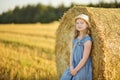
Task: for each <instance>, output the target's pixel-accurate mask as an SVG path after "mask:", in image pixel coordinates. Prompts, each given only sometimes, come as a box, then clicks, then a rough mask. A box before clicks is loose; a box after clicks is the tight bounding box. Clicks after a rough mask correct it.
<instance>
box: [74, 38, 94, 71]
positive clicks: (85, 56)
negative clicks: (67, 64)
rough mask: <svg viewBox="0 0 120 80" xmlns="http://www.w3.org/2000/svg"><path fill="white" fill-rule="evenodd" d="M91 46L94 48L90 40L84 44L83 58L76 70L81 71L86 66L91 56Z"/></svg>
mask: <svg viewBox="0 0 120 80" xmlns="http://www.w3.org/2000/svg"><path fill="white" fill-rule="evenodd" d="M91 46H92V42H91V41H90V40H88V41H87V42H85V43H84V52H83V58H82V59H81V61H80V62H79V64H78V65H77V66H76V68H75V70H76V71H79V70H80V69H81V68H82V67H83V66H84V65H85V63H86V61H87V59H88V57H89V55H90V51H91Z"/></svg>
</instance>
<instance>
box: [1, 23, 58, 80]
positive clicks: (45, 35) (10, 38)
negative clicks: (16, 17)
mask: <svg viewBox="0 0 120 80" xmlns="http://www.w3.org/2000/svg"><path fill="white" fill-rule="evenodd" d="M58 25H59V22H53V23H50V24H0V80H57V77H56V76H57V74H56V64H55V54H54V48H55V38H56V36H55V32H56V29H57V27H58Z"/></svg>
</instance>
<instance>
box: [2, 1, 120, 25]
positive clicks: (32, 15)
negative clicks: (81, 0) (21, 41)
mask: <svg viewBox="0 0 120 80" xmlns="http://www.w3.org/2000/svg"><path fill="white" fill-rule="evenodd" d="M72 6H73V4H71V6H70V7H65V6H64V5H63V4H61V5H60V6H59V7H57V8H55V7H53V6H50V5H48V6H45V5H42V4H37V5H28V6H26V7H22V8H20V7H16V8H15V9H14V10H9V11H7V12H5V13H2V14H1V15H0V23H37V22H40V23H49V22H52V21H58V20H59V19H60V17H61V16H62V15H63V14H64V12H65V11H67V10H68V9H69V8H71V7H72ZM82 6H89V7H104V8H120V3H117V2H115V3H104V2H101V3H99V4H92V3H90V4H88V5H82Z"/></svg>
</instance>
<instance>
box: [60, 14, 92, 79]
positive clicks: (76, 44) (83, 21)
mask: <svg viewBox="0 0 120 80" xmlns="http://www.w3.org/2000/svg"><path fill="white" fill-rule="evenodd" d="M75 24H76V31H75V37H74V40H73V48H72V54H71V56H70V68H67V69H66V70H65V72H64V73H63V75H62V77H61V80H92V59H91V56H90V52H91V47H92V42H93V39H92V37H90V30H89V27H90V23H89V17H88V15H85V14H80V15H78V16H77V17H75Z"/></svg>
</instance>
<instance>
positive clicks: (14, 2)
mask: <svg viewBox="0 0 120 80" xmlns="http://www.w3.org/2000/svg"><path fill="white" fill-rule="evenodd" d="M99 1H100V0H0V14H2V13H3V12H6V11H8V10H13V9H14V8H15V7H16V6H20V7H23V6H27V5H29V4H31V5H35V4H38V3H42V4H44V5H49V4H51V5H52V6H54V7H57V6H58V5H60V4H62V3H63V4H65V6H69V5H70V4H71V3H76V4H88V3H98V2H99ZM103 1H105V2H113V1H114V0H103ZM117 1H118V2H120V0H117Z"/></svg>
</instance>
